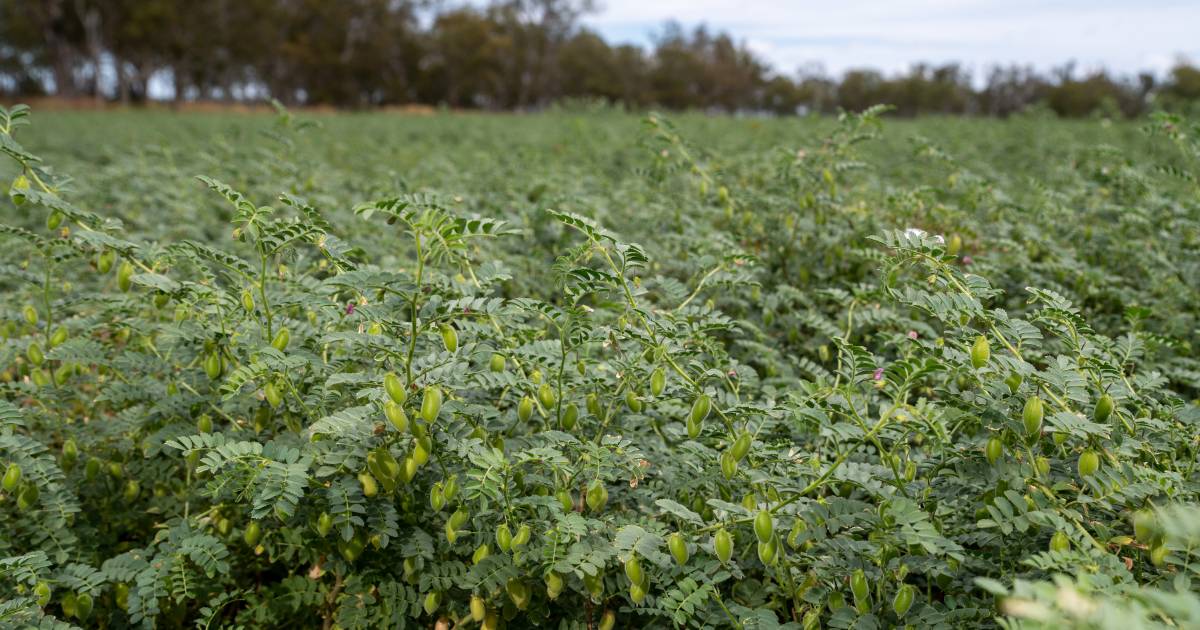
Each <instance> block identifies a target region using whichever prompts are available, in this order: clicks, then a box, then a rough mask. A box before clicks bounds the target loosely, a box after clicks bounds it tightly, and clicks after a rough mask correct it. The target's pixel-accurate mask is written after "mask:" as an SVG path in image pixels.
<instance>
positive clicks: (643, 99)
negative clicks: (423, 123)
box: [0, 0, 1200, 116]
mask: <svg viewBox="0 0 1200 630" xmlns="http://www.w3.org/2000/svg"><path fill="white" fill-rule="evenodd" d="M593 9H594V7H593V5H592V4H591V0H494V1H492V2H491V3H490V4H487V5H485V6H481V7H475V6H458V5H455V6H449V5H443V4H440V3H436V2H435V3H433V4H431V3H430V0H338V1H336V2H329V1H326V0H204V1H202V2H197V1H195V0H0V94H4V95H7V96H10V97H15V96H29V95H41V94H46V95H56V96H62V97H68V98H79V97H92V98H96V99H104V100H111V101H120V102H127V103H137V102H144V101H146V100H149V99H152V98H161V99H166V100H174V101H187V100H228V101H252V100H261V99H263V98H266V97H272V98H276V99H279V100H280V101H282V102H284V103H287V104H293V105H317V104H327V105H334V106H339V107H354V108H362V107H374V106H384V105H405V104H427V105H439V106H441V105H444V106H448V107H454V108H479V109H491V110H510V109H535V108H540V107H545V106H547V105H549V104H552V103H555V102H558V101H562V100H564V99H592V100H601V101H606V102H609V103H612V104H617V105H622V106H625V107H629V108H645V107H664V108H670V109H702V110H715V111H725V112H747V111H749V112H771V113H776V114H793V113H803V112H811V111H820V112H833V111H837V110H839V109H848V110H858V109H863V108H865V107H867V106H870V105H872V104H875V103H890V104H892V105H894V106H895V108H896V111H897V112H898V113H899V114H901V115H917V114H926V113H942V114H972V115H993V116H1006V115H1009V114H1012V113H1015V112H1019V111H1022V110H1024V109H1027V108H1029V107H1031V106H1042V107H1048V108H1049V109H1051V110H1053V111H1054V112H1056V113H1058V114H1059V115H1063V116H1085V115H1089V114H1092V113H1096V112H1101V113H1105V114H1109V115H1125V116H1136V115H1138V114H1141V113H1143V112H1144V111H1146V110H1148V109H1150V108H1154V107H1166V108H1185V107H1187V108H1190V107H1195V106H1196V103H1197V102H1200V68H1197V67H1195V66H1193V65H1191V64H1189V63H1186V62H1183V61H1181V62H1180V63H1179V64H1177V65H1176V67H1175V68H1174V69H1172V70H1171V72H1170V73H1169V74H1168V75H1167V76H1166V77H1163V78H1159V77H1156V76H1155V75H1153V74H1150V73H1142V74H1139V75H1138V76H1136V77H1121V76H1115V75H1113V74H1111V73H1109V72H1107V71H1103V70H1100V71H1094V72H1088V73H1080V72H1077V71H1076V69H1075V68H1074V66H1072V65H1070V64H1068V65H1064V66H1062V67H1060V68H1058V69H1057V70H1055V71H1053V72H1051V73H1039V72H1036V71H1034V70H1033V69H1030V68H1025V67H1018V66H1010V67H999V66H998V67H994V68H991V69H989V70H988V71H986V74H985V76H983V77H981V80H980V81H975V78H974V77H973V76H972V75H971V74H970V73H969V72H968V71H967V70H965V69H964V68H962V67H961V66H959V65H957V64H944V65H927V64H920V65H916V66H914V67H912V68H911V69H910V70H909V71H908V72H906V73H903V74H901V75H897V76H888V75H885V74H883V73H881V72H878V71H874V70H869V69H862V70H851V71H849V72H846V73H844V74H843V75H842V76H841V77H837V78H835V77H831V76H829V75H827V74H825V73H824V72H821V71H812V70H808V71H806V70H799V71H796V72H794V73H791V74H787V73H782V72H779V71H778V70H777V69H773V68H771V67H770V66H769V64H767V63H766V62H764V61H763V60H762V59H761V58H759V57H758V56H756V55H755V54H754V53H753V52H751V51H750V50H749V49H748V48H747V46H746V45H745V43H743V42H739V41H737V40H736V39H735V38H734V37H733V36H731V35H730V34H728V33H724V32H713V31H711V30H710V29H708V28H706V27H704V26H700V27H697V28H694V29H684V28H683V27H681V26H680V25H678V24H674V23H669V24H667V25H665V26H664V27H663V28H662V29H661V31H660V32H659V33H658V34H657V35H656V36H655V37H654V38H653V41H652V43H651V45H650V46H649V47H641V46H635V45H629V44H610V43H609V42H607V41H605V40H604V39H603V38H602V37H601V36H600V35H598V34H597V33H596V32H594V31H592V30H590V29H588V28H586V27H584V26H582V25H581V23H580V19H581V17H583V16H584V15H586V14H587V13H588V12H590V11H592V10H593Z"/></svg>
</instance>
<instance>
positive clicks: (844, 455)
mask: <svg viewBox="0 0 1200 630" xmlns="http://www.w3.org/2000/svg"><path fill="white" fill-rule="evenodd" d="M883 111H884V109H883V108H872V109H870V110H867V111H864V112H862V113H860V114H845V115H843V116H841V117H839V118H838V119H837V120H836V121H825V122H821V123H819V124H817V125H816V126H813V127H804V128H797V127H793V126H784V125H782V124H781V123H779V122H778V121H776V122H774V123H761V122H760V121H748V122H747V121H736V120H720V121H714V120H709V119H700V118H688V117H684V118H682V119H680V120H678V121H675V122H670V121H667V120H665V119H664V118H662V117H660V116H657V115H654V116H651V117H649V118H647V119H646V120H645V121H642V126H641V131H640V132H639V131H637V127H636V126H635V125H634V124H633V123H632V121H631V120H630V119H627V118H625V117H620V116H613V115H611V114H606V113H598V114H596V115H595V116H594V117H593V118H579V117H574V116H569V115H568V116H561V115H547V116H544V117H539V118H530V119H511V120H510V119H503V120H500V119H492V118H487V119H478V120H476V119H467V118H457V117H452V118H445V119H443V118H435V119H431V120H430V121H423V122H421V123H420V124H421V125H422V126H420V127H412V128H408V129H406V130H404V131H403V132H397V131H396V129H395V128H393V127H392V125H402V124H409V123H405V122H403V121H397V120H395V119H378V118H371V117H361V118H360V117H348V118H340V117H334V118H329V119H327V120H325V121H323V123H324V124H323V125H321V126H316V125H310V124H299V122H297V121H296V119H294V118H292V117H291V115H290V114H287V112H286V111H284V110H282V109H281V110H280V114H279V117H278V118H277V119H276V120H277V123H276V124H274V125H271V126H270V133H269V134H252V133H248V132H249V131H251V130H255V131H262V129H260V127H263V126H264V125H263V124H262V121H261V120H259V119H247V120H236V121H235V120H233V119H225V118H219V119H200V118H186V119H179V120H176V119H171V123H170V124H169V125H167V124H166V123H165V122H164V121H162V120H158V119H154V118H150V119H148V120H150V121H152V122H153V123H154V124H157V125H166V126H163V127H161V128H162V129H163V130H166V131H171V132H172V133H177V136H175V137H174V139H175V140H177V141H178V142H180V143H181V145H180V146H187V147H188V150H187V151H176V150H174V149H171V148H168V147H165V146H162V147H149V148H147V147H145V146H142V145H140V144H136V143H135V146H137V147H139V148H137V149H130V150H129V152H128V153H125V152H124V148H123V146H124V145H122V144H120V143H121V142H122V140H120V138H119V137H118V136H119V135H120V134H121V133H129V134H132V133H134V130H131V129H129V128H125V127H121V126H120V125H114V126H113V127H111V128H105V129H104V130H103V132H102V133H103V134H104V135H103V136H88V135H87V133H89V132H88V131H86V130H83V131H80V133H81V134H82V137H83V138H91V137H98V138H106V137H107V135H108V134H111V135H113V136H114V139H112V140H111V142H112V144H108V145H106V144H104V143H101V142H96V143H88V142H82V143H76V141H77V140H78V138H75V135H76V134H74V133H73V132H74V131H76V130H79V129H80V128H79V127H78V126H77V125H81V124H84V125H87V126H91V125H90V122H89V121H92V120H96V119H93V118H88V117H84V118H73V117H71V116H64V117H51V118H50V120H51V122H52V123H56V124H57V125H58V126H59V127H61V128H53V127H54V125H46V126H42V125H41V124H39V125H38V126H36V127H33V128H21V129H18V126H17V124H16V123H17V122H20V123H25V122H28V120H29V119H28V117H27V113H28V112H27V110H25V109H22V108H14V109H12V110H0V140H2V143H3V145H2V146H3V151H4V153H5V154H6V155H7V156H8V158H9V160H10V164H9V165H8V166H6V167H5V168H6V169H8V170H6V171H4V172H3V175H4V177H5V181H12V182H14V183H13V185H12V186H10V192H9V202H5V203H10V205H9V206H8V210H9V212H7V213H6V214H5V221H7V225H6V226H4V228H3V235H4V236H3V238H4V240H5V243H6V244H7V247H6V248H5V249H4V251H3V252H0V283H2V284H3V287H4V290H5V292H6V296H7V297H8V300H7V301H6V304H7V306H6V310H5V311H4V312H3V313H2V314H0V316H2V317H3V321H2V322H0V329H2V331H3V333H4V342H3V344H2V345H0V370H2V372H0V389H2V390H3V393H4V397H3V398H4V400H3V401H0V470H7V469H8V466H9V464H12V465H15V466H16V467H18V468H19V470H20V475H19V478H17V477H15V476H14V479H15V480H14V481H13V483H12V484H11V485H12V488H11V489H6V490H4V491H3V492H0V528H3V531H4V532H5V535H4V536H0V599H2V602H0V621H2V622H3V623H4V624H6V625H8V624H12V625H18V626H34V627H41V626H46V627H58V626H63V625H64V624H68V625H69V624H76V625H80V626H95V627H130V626H142V627H182V626H187V625H195V626H196V627H225V626H229V627H279V626H288V625H292V626H297V627H318V626H320V627H339V628H345V629H349V628H377V627H431V626H433V625H434V624H436V623H438V622H440V621H444V622H445V623H446V624H448V625H451V626H453V625H455V624H460V625H462V626H467V627H469V626H471V625H472V624H475V623H476V622H475V621H472V620H470V617H471V614H472V610H471V605H470V604H471V601H472V598H473V597H478V598H479V601H481V602H482V603H483V606H484V608H485V613H486V614H485V619H496V620H499V621H500V622H502V623H505V624H507V626H508V627H513V628H517V627H531V626H535V625H536V626H555V627H564V628H584V627H597V626H598V625H599V624H600V623H601V619H602V618H604V616H605V615H606V614H611V615H615V618H616V623H617V624H618V625H619V627H650V628H675V627H695V628H704V627H736V628H776V627H785V628H813V627H817V626H821V627H830V628H850V627H858V628H873V627H891V626H896V625H905V624H908V625H911V626H913V627H935V628H954V627H964V626H977V625H989V624H999V625H1003V626H1006V627H1017V626H1018V625H1019V626H1021V627H1026V626H1030V625H1044V626H1046V627H1064V626H1072V625H1074V626H1078V627H1100V626H1103V627H1107V626H1111V625H1114V624H1118V623H1119V624H1120V625H1123V626H1126V627H1140V626H1153V625H1154V624H1162V623H1166V624H1173V625H1176V626H1180V627H1187V626H1190V625H1192V624H1195V623H1197V621H1196V620H1197V619H1198V618H1200V612H1198V611H1200V597H1197V592H1196V589H1195V587H1194V586H1193V585H1192V581H1191V576H1193V575H1194V574H1195V572H1196V569H1197V567H1200V564H1197V560H1196V557H1195V556H1196V553H1195V550H1196V549H1197V548H1200V545H1198V544H1197V543H1198V541H1200V529H1198V527H1200V525H1198V523H1200V513H1198V512H1197V507H1196V506H1195V503H1196V499H1197V493H1198V490H1200V484H1198V481H1200V480H1198V479H1197V474H1198V473H1197V471H1196V462H1197V445H1196V441H1195V439H1194V436H1195V434H1196V431H1195V427H1196V425H1197V423H1198V422H1200V407H1198V406H1197V403H1196V399H1197V397H1198V396H1200V362H1198V361H1197V359H1196V353H1195V348H1196V347H1197V344H1198V343H1200V325H1198V324H1197V322H1198V319H1197V314H1198V313H1200V293H1198V292H1197V290H1196V287H1198V286H1200V267H1198V266H1197V263H1196V260H1195V256H1191V255H1189V252H1192V251H1193V250H1194V249H1195V247H1196V246H1197V244H1200V197H1197V195H1196V191H1197V189H1196V187H1195V184H1194V182H1195V180H1194V178H1190V177H1185V176H1180V174H1190V175H1191V176H1193V177H1194V176H1195V175H1196V174H1197V173H1200V169H1197V164H1196V161H1195V160H1196V156H1197V153H1196V151H1195V148H1196V146H1197V145H1196V136H1195V134H1194V133H1193V132H1194V129H1193V128H1192V127H1189V126H1188V125H1187V123H1185V121H1183V120H1182V119H1179V118H1174V117H1168V116H1163V117H1160V118H1157V119H1155V121H1154V122H1152V123H1151V124H1150V125H1149V126H1148V127H1147V128H1146V131H1149V132H1150V133H1149V134H1148V135H1146V136H1144V135H1140V134H1138V133H1137V130H1136V129H1135V128H1133V127H1125V126H1117V127H1115V128H1114V127H1111V126H1101V125H1099V124H1097V125H1094V126H1089V127H1082V126H1081V127H1080V128H1079V129H1076V128H1074V127H1071V128H1069V129H1064V128H1062V127H1059V126H1057V125H1059V124H1061V123H1048V122H1047V121H1043V120H1037V119H1031V120H1023V121H1010V123H1005V125H1006V126H1003V127H996V126H991V125H990V124H988V123H969V124H968V123H953V124H951V123H947V122H944V121H939V122H938V123H937V124H930V125H929V126H927V127H917V128H915V129H918V130H919V131H920V137H918V138H916V139H911V138H901V139H899V140H897V139H896V137H895V136H894V135H893V133H894V132H893V131H892V128H891V127H886V128H885V127H884V126H883V125H882V124H881V122H880V119H879V116H880V115H881V114H882V113H883ZM104 120H110V119H107V118H106V119H104ZM111 120H112V121H115V122H129V119H124V118H121V117H120V116H114V117H113V118H111ZM185 121H186V122H187V123H193V122H194V123H195V124H196V125H198V126H199V129H200V130H201V132H197V131H195V130H193V131H192V132H190V133H193V134H195V135H189V132H188V131H187V130H185V129H184V127H185V126H186V125H185ZM447 121H449V122H447ZM139 124H140V123H139ZM412 124H416V123H412ZM205 125H217V126H218V127H220V126H221V125H229V128H228V129H225V130H224V131H221V132H219V133H216V134H215V135H209V134H208V133H207V132H208V131H211V130H212V129H213V127H205ZM343 125H346V126H343ZM446 125H449V126H446ZM508 125H516V126H518V127H519V128H518V129H517V130H516V131H513V130H510V129H508V128H507V127H506V126H508ZM771 125H775V126H771ZM900 129H901V130H903V131H912V130H914V127H906V126H901V127H900ZM43 130H46V131H47V132H48V133H47V134H46V136H44V137H40V136H38V135H36V134H37V133H41V132H42V131H43ZM1081 130H1082V131H1081ZM525 132H528V134H527V135H522V134H525ZM776 132H780V133H776ZM90 133H93V134H97V133H101V132H97V131H91V132H90ZM639 133H640V135H639V136H637V137H638V138H640V141H639V142H633V141H631V138H632V137H633V135H634V134H639ZM56 134H58V135H56ZM343 134H346V135H345V136H343ZM741 134H745V135H744V137H743V136H742V135H741ZM1013 134H1024V135H1026V136H1028V137H1029V138H1030V142H1031V143H1032V145H1031V146H1029V147H1024V148H1022V147H1016V148H1013V147H1010V146H1008V144H1005V143H1011V140H1010V138H1011V137H1012V135H1013ZM1056 134H1057V135H1056ZM17 135H19V136H20V139H21V142H18V140H17V137H16V136H17ZM909 135H911V134H909ZM1043 136H1045V137H1046V138H1043ZM1162 137H1165V138H1167V139H1168V140H1169V141H1168V142H1164V141H1163V140H1162ZM47 138H48V139H47ZM27 139H28V141H29V142H31V144H30V146H38V147H42V148H36V149H27V148H25V145H24V144H22V143H23V142H26V141H27ZM106 139H107V138H106ZM560 141H561V144H560ZM1101 141H1104V142H1109V143H1117V144H1115V145H1114V144H1110V145H1108V146H1101V147H1097V146H1096V145H1097V144H1100V143H1101ZM138 142H140V141H138ZM1042 142H1044V143H1045V144H1044V145H1043V144H1040V143H1042ZM541 143H544V144H541ZM997 146H998V147H999V148H997ZM1115 146H1119V147H1120V148H1114V147H1115ZM397 147H403V148H397ZM764 147H765V148H767V149H769V150H764ZM1026 152H1029V154H1027V153H1026ZM410 154H411V155H410ZM955 154H962V155H963V156H964V157H962V158H959V157H955ZM41 155H46V156H54V163H55V166H58V164H59V163H60V161H61V163H62V164H63V165H65V166H66V167H68V169H69V170H72V171H74V172H77V173H79V175H78V176H79V177H80V179H79V180H76V181H71V180H69V179H68V178H66V177H65V176H63V175H60V174H59V171H58V170H57V169H56V168H55V169H52V168H51V167H50V166H49V162H50V161H51V160H50V159H43V158H42V157H39V156H41ZM1032 155H1037V156H1039V160H1040V161H1034V162H1027V161H1026V158H1030V157H1031V156H1032ZM897 156H900V157H897ZM196 172H205V173H208V174H207V175H204V176H202V177H200V178H199V179H200V181H199V183H198V182H197V181H196V179H195V173H196ZM279 191H284V192H283V193H280V192H279ZM362 199H374V200H375V201H365V202H364V201H362ZM68 200H69V201H68ZM18 204H19V205H18ZM76 204H77V205H79V206H86V207H89V208H94V209H95V210H94V212H93V211H85V210H80V209H77V208H76ZM52 212H60V213H62V214H63V215H64V218H63V219H62V221H61V223H60V224H59V225H57V226H55V227H54V229H53V230H50V231H48V232H47V231H46V230H47V228H46V218H47V215H49V214H50V213H52ZM109 215H111V216H109ZM102 256H112V257H113V258H114V260H112V261H110V262H113V263H115V264H112V265H111V268H112V269H111V270H105V272H104V273H101V270H100V265H99V261H100V260H101V257H102ZM122 267H125V268H126V269H127V270H128V271H126V272H125V273H126V276H124V277H126V278H127V280H128V286H127V287H122V286H121V280H120V277H119V274H120V271H119V269H121V268H122ZM123 289H128V290H123ZM60 327H62V328H63V329H64V330H65V331H66V338H65V340H64V339H63V338H62V333H57V332H56V331H57V330H59V328H60ZM282 331H286V334H284V333H283V332H282ZM981 340H982V341H981ZM35 343H36V344H38V347H39V348H40V349H44V352H43V356H42V357H41V358H40V360H39V361H34V360H32V359H31V358H30V357H31V354H34V355H35V356H36V353H30V350H29V349H30V347H31V346H32V345H33V344H35ZM980 348H986V350H987V351H986V353H984V352H982V351H981V349H980ZM496 357H500V358H501V359H503V360H499V361H498V360H496ZM389 374H394V375H395V377H394V378H395V379H396V380H398V382H399V386H400V387H401V388H402V389H403V393H401V392H399V391H398V390H397V388H396V381H389V383H391V384H390V386H388V387H385V385H384V383H385V376H386V375H389ZM1030 400H1038V401H1040V404H1038V405H1036V409H1035V410H1031V408H1030V403H1029V402H1028V401H1030ZM439 403H440V404H439ZM396 406H398V407H399V408H401V409H403V411H404V414H405V420H406V422H405V423H398V422H394V421H393V420H390V419H389V415H388V413H389V412H385V409H390V410H391V412H390V413H391V414H393V416H394V414H395V413H396V409H395V407H396ZM1035 411H1036V413H1035ZM1034 416H1036V417H1034ZM989 444H991V445H992V446H987V445H989ZM1083 453H1091V454H1094V455H1095V458H1096V459H1095V461H1096V466H1095V470H1094V471H1092V472H1091V474H1087V475H1082V476H1081V475H1080V474H1079V472H1078V471H1079V469H1080V465H1079V462H1080V459H1081V456H1082V454H1083ZM1088 457H1090V455H1089V456H1088ZM252 523H253V524H254V526H253V527H252V526H251V524H252ZM248 529H249V533H248ZM676 534H677V535H678V538H676V537H675V535H676ZM726 535H728V543H729V546H728V549H726V548H725V542H726V540H727V539H726ZM718 539H720V540H721V541H722V543H721V545H720V546H721V547H722V551H721V556H720V557H719V556H718V550H717V546H718V545H717V544H716V541H717V540H718ZM671 540H682V542H683V543H684V546H685V548H686V551H687V553H686V554H681V553H677V551H678V547H676V548H675V549H672V548H670V547H669V546H668V541H671ZM1052 541H1053V542H1052ZM726 550H727V551H728V552H729V555H728V557H725V556H724V552H725V551H726ZM681 557H682V558H686V562H683V563H682V565H681V564H680V562H679V561H677V558H681ZM41 585H45V586H46V587H48V588H49V591H50V595H49V599H48V600H47V601H45V602H44V603H42V604H39V602H38V597H39V592H42V593H44V592H45V590H44V589H42V590H39V588H40V586H41ZM89 601H90V602H92V606H93V608H92V610H91V611H90V614H87V613H88V611H87V605H86V602H89ZM81 606H82V607H81ZM64 627H65V626H64Z"/></svg>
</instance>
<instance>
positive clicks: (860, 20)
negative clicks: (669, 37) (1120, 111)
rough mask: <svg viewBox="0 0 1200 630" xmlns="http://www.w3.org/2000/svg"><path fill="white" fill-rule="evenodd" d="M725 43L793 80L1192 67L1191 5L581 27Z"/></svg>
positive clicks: (636, 16) (1114, 0)
mask: <svg viewBox="0 0 1200 630" xmlns="http://www.w3.org/2000/svg"><path fill="white" fill-rule="evenodd" d="M671 19H674V20H677V21H679V22H680V23H682V24H683V25H684V26H685V27H692V26H695V25H697V24H700V23H704V24H707V25H708V26H709V27H710V28H712V29H715V30H724V31H728V32H730V33H732V34H733V35H734V36H735V37H736V38H737V39H739V40H742V41H745V42H747V45H748V46H750V47H751V49H752V50H754V51H755V52H757V53H759V54H760V55H761V56H762V57H763V58H764V59H766V60H768V61H769V62H771V63H772V64H773V65H774V66H775V68H776V70H779V71H781V72H786V73H790V72H792V71H794V70H795V69H796V68H797V67H799V66H801V65H806V64H810V63H812V62H820V63H821V64H822V65H823V66H824V67H825V68H827V69H828V70H829V71H830V72H833V73H840V72H842V71H844V70H846V69H848V68H853V67H863V66H867V67H874V68H879V69H882V70H885V71H891V72H895V71H900V70H904V69H906V68H908V67H909V66H910V65H911V64H913V63H915V62H918V61H929V62H934V63H942V62H949V61H959V62H962V63H963V64H964V65H965V66H966V67H967V68H969V69H974V70H976V71H980V70H982V69H983V68H985V67H987V66H988V65H991V64H995V63H1003V64H1009V63H1019V64H1022V65H1025V64H1029V65H1033V66H1034V67H1036V68H1038V69H1040V70H1048V69H1050V68H1053V67H1057V66H1059V65H1061V64H1063V63H1065V62H1068V61H1075V62H1076V67H1077V68H1079V69H1080V70H1089V69H1094V68H1098V67H1106V68H1110V69H1112V70H1114V71H1116V72H1119V73H1125V74H1130V73H1134V72H1137V71H1139V70H1145V69H1149V70H1155V71H1159V72H1161V71H1164V70H1166V69H1167V68H1169V67H1170V66H1171V65H1172V64H1173V63H1174V61H1175V59H1176V58H1177V56H1178V55H1180V54H1183V55H1187V56H1190V57H1192V58H1193V59H1196V60H1200V36H1197V32H1198V30H1200V29H1198V27H1200V1H1197V0H1142V1H1138V0H1129V1H1120V0H1091V1H1086V0H1041V1H1039V0H1008V1H1004V0H958V1H955V0H893V1H888V0H841V1H839V2H829V1H828V0H823V1H820V2H818V1H815V0H792V1H790V2H781V1H771V0H736V1H730V0H652V1H647V0H603V5H602V7H601V10H600V11H599V12H598V13H596V14H594V15H591V16H588V17H587V18H586V19H585V20H584V21H585V23H586V24H588V25H589V26H591V27H592V28H595V29H597V30H598V31H600V32H601V33H602V34H604V35H605V36H607V37H608V38H609V39H610V40H617V41H625V42H628V41H632V42H636V43H643V44H644V43H647V42H649V41H650V35H651V34H652V33H655V32H658V31H659V30H661V27H662V25H663V23H664V22H666V21H667V20H671Z"/></svg>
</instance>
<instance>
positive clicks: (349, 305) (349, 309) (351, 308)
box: [346, 302, 354, 315]
mask: <svg viewBox="0 0 1200 630" xmlns="http://www.w3.org/2000/svg"><path fill="white" fill-rule="evenodd" d="M346 314H347V315H353V314H354V302H346Z"/></svg>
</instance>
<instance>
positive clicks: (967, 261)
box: [962, 256, 975, 265]
mask: <svg viewBox="0 0 1200 630" xmlns="http://www.w3.org/2000/svg"><path fill="white" fill-rule="evenodd" d="M973 262H975V261H974V260H972V259H971V257H970V256H963V257H962V264H964V265H969V264H971V263H973Z"/></svg>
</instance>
